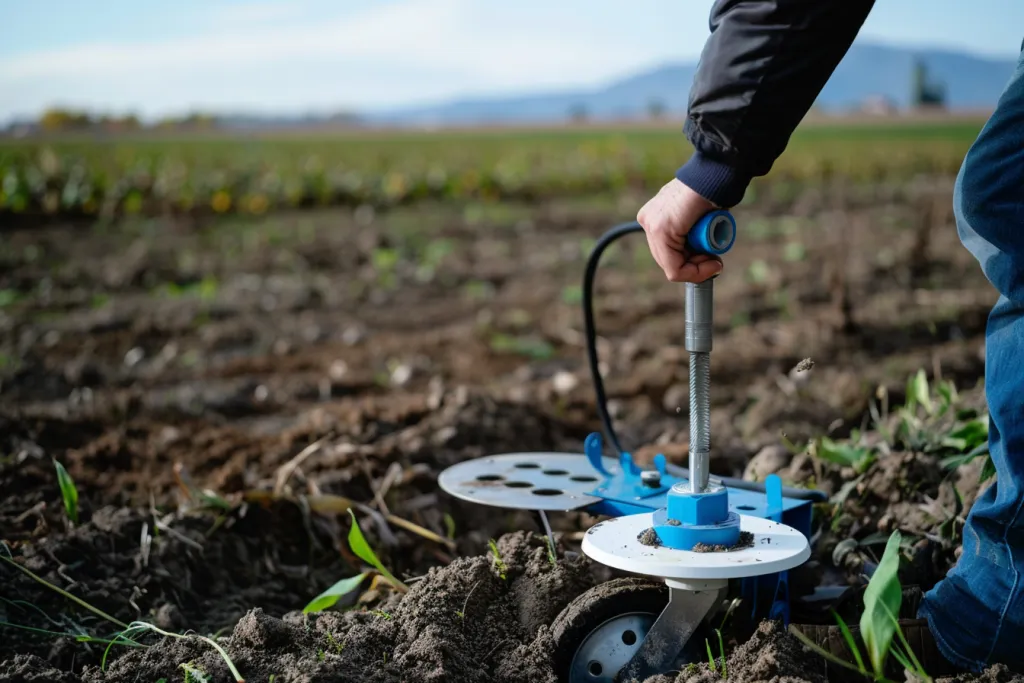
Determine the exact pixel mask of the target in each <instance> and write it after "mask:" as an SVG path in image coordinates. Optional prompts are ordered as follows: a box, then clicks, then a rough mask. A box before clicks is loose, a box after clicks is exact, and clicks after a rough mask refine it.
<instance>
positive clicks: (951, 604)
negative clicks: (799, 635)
mask: <svg viewBox="0 0 1024 683" xmlns="http://www.w3.org/2000/svg"><path fill="white" fill-rule="evenodd" d="M1022 47H1024V46H1022ZM954 207H955V215H956V222H957V230H958V232H959V235H960V238H961V240H962V241H963V244H964V246H965V247H966V248H967V249H968V250H970V252H971V253H972V254H974V256H975V257H976V258H977V259H978V262H979V263H980V264H981V267H982V269H983V271H984V273H985V276H986V277H987V278H988V279H989V281H990V282H991V283H992V285H993V286H994V287H995V289H996V290H997V291H998V293H999V298H998V301H997V303H996V305H995V306H994V307H993V309H992V312H991V314H990V315H989V320H988V328H987V331H986V344H985V395H986V399H987V401H988V408H989V446H990V451H991V457H992V461H993V464H994V465H995V468H996V482H995V483H994V484H993V485H992V486H991V487H990V488H989V489H988V490H987V491H986V492H985V493H984V495H982V496H981V497H980V498H979V499H978V500H977V502H976V503H975V504H974V506H973V507H972V508H971V511H970V514H969V515H968V517H967V524H966V526H965V527H964V539H963V554H962V556H961V557H960V560H959V561H958V563H957V565H956V566H955V567H954V568H953V569H951V570H950V572H949V574H948V575H947V577H946V578H945V579H943V580H942V581H940V582H939V583H938V585H936V586H935V588H933V589H932V590H931V591H929V592H928V594H927V595H926V596H925V598H924V601H923V604H922V607H921V612H920V616H922V617H924V618H926V619H927V620H928V626H929V630H930V631H931V632H932V634H933V636H934V637H935V641H936V644H937V645H938V647H939V650H940V651H941V652H942V653H943V655H944V656H945V657H946V658H947V659H949V660H950V661H951V662H952V663H954V664H956V665H957V666H960V667H962V668H965V669H968V670H972V671H979V670H980V669H982V668H984V667H985V666H986V665H989V664H994V663H1004V664H1006V665H1008V666H1010V667H1011V668H1017V667H1021V668H1024V52H1022V53H1021V60H1020V61H1019V62H1018V64H1017V69H1016V71H1015V73H1014V75H1013V78H1012V80H1011V82H1010V83H1009V85H1008V86H1007V88H1006V90H1005V91H1004V92H1003V94H1002V96H1001V97H1000V100H999V103H998V106H997V108H996V111H995V112H994V113H993V115H992V117H991V119H989V121H988V122H987V123H986V124H985V127H984V128H983V129H982V131H981V134H980V135H979V136H978V139H977V140H976V141H975V143H974V144H973V145H972V147H971V149H970V151H969V152H968V154H967V157H966V158H965V159H964V163H963V166H962V167H961V169H960V173H959V175H958V177H957V181H956V186H955V190H954Z"/></svg>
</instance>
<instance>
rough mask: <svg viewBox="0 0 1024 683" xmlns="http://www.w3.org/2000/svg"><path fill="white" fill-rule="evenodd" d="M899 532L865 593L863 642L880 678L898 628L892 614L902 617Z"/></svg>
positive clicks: (890, 540) (886, 550)
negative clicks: (900, 613) (900, 614)
mask: <svg viewBox="0 0 1024 683" xmlns="http://www.w3.org/2000/svg"><path fill="white" fill-rule="evenodd" d="M901 540H902V538H901V536H900V532H899V531H894V532H893V533H892V536H890V537H889V542H888V543H886V545H885V552H884V553H883V554H882V559H881V561H880V562H879V563H878V569H876V570H875V573H874V575H872V577H871V580H870V581H869V582H868V586H867V588H866V589H865V590H864V613H863V614H862V615H861V618H860V631H861V638H863V639H864V645H865V646H866V647H867V652H868V659H869V660H870V661H871V666H872V668H873V670H874V672H875V674H876V675H877V676H881V675H882V672H883V670H884V668H885V660H886V657H887V656H888V655H889V649H890V646H891V645H892V638H893V635H894V634H895V632H896V625H895V624H894V622H893V620H892V619H891V618H890V616H889V615H890V614H899V611H900V603H901V602H902V601H903V593H902V591H901V588H900V580H899V568H900V542H901Z"/></svg>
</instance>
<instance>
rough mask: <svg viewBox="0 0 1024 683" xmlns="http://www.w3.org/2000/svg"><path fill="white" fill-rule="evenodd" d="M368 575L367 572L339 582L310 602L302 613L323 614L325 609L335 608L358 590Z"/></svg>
mask: <svg viewBox="0 0 1024 683" xmlns="http://www.w3.org/2000/svg"><path fill="white" fill-rule="evenodd" d="M366 575H367V572H363V573H361V574H358V575H356V576H350V577H348V578H347V579H342V580H341V581H338V582H337V583H336V584H334V585H333V586H331V587H330V588H328V589H327V590H325V591H324V592H323V593H321V594H320V595H318V596H316V597H315V598H313V599H312V600H310V602H309V604H308V605H306V606H305V607H304V608H302V613H303V614H309V613H310V612H322V611H323V610H325V609H328V608H330V607H333V606H334V604H335V603H336V602H338V600H340V599H341V598H343V597H345V596H346V595H348V594H349V593H351V592H352V591H354V590H358V588H359V586H361V585H362V583H363V579H365V578H366Z"/></svg>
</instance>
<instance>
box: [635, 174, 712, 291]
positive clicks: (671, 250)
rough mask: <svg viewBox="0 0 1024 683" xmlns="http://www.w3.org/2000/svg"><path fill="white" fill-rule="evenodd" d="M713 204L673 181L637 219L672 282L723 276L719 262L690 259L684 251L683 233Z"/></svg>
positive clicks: (645, 206)
mask: <svg viewBox="0 0 1024 683" xmlns="http://www.w3.org/2000/svg"><path fill="white" fill-rule="evenodd" d="M716 208H718V207H716V206H715V205H714V204H712V203H711V202H709V201H708V200H706V199H704V198H703V197H701V196H700V195H699V194H697V193H696V192H694V191H693V190H691V189H690V188H689V187H687V186H686V185H684V184H683V183H681V182H679V180H677V179H675V178H673V179H672V180H671V181H670V182H668V183H666V184H665V186H664V187H662V188H661V190H660V191H659V192H658V194H656V195H655V196H654V197H653V198H652V199H651V200H650V201H648V202H647V203H646V204H644V206H643V208H641V209H640V212H639V213H638V214H637V216H636V220H637V222H638V223H639V224H640V225H642V226H643V228H644V232H645V233H646V235H647V244H648V246H649V247H650V249H651V255H652V256H653V257H654V260H655V261H657V262H658V265H659V266H661V269H662V270H663V271H665V277H667V278H668V279H669V281H671V282H703V281H704V280H707V279H708V278H709V277H711V276H712V275H716V274H718V273H720V272H722V262H721V261H720V260H719V259H717V258H716V257H714V256H707V255H704V254H700V255H691V254H689V253H688V251H687V249H686V233H688V232H689V231H690V228H691V227H692V226H693V225H694V224H695V223H696V222H697V221H698V220H700V217H701V216H703V215H704V214H706V213H707V212H708V211H712V210H714V209H716Z"/></svg>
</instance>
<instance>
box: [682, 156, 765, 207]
mask: <svg viewBox="0 0 1024 683" xmlns="http://www.w3.org/2000/svg"><path fill="white" fill-rule="evenodd" d="M676 178H677V179H678V180H679V182H681V183H682V184H683V185H686V186H687V187H689V188H690V189H691V190H693V191H694V192H696V193H697V194H699V195H700V196H702V197H704V199H707V200H708V201H709V202H711V203H712V204H715V205H717V206H720V207H722V208H723V209H728V208H732V207H733V206H736V205H737V204H739V203H740V201H742V199H743V195H744V194H746V191H747V186H748V185H749V184H750V181H751V180H752V176H750V175H747V174H746V173H743V172H741V171H739V170H738V169H736V168H733V167H732V166H729V165H727V164H723V163H722V162H720V161H715V160H714V159H709V158H708V157H706V156H704V155H703V154H701V153H700V152H694V154H693V156H692V157H690V160H689V161H687V162H686V163H685V164H683V166H682V167H680V168H679V170H678V171H676Z"/></svg>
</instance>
